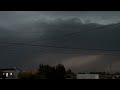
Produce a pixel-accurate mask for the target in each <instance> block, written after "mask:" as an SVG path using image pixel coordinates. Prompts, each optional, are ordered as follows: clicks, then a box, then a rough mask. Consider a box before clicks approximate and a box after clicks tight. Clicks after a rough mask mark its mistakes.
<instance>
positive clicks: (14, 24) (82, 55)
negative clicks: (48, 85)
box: [0, 11, 120, 72]
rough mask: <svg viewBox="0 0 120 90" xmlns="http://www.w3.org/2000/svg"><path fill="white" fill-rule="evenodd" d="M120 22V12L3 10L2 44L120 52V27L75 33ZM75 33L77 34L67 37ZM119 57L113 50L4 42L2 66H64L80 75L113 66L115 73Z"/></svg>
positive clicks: (0, 47) (0, 16) (0, 15)
mask: <svg viewBox="0 0 120 90" xmlns="http://www.w3.org/2000/svg"><path fill="white" fill-rule="evenodd" d="M119 22H120V11H0V42H3V41H4V42H8V43H27V42H29V43H30V44H34V45H48V46H55V47H69V48H84V49H104V50H120V42H119V41H120V31H119V30H120V25H116V26H112V27H109V26H108V27H106V28H101V29H99V30H96V31H91V32H81V33H75V32H80V31H82V30H90V29H94V28H97V27H103V26H107V25H110V24H114V23H119ZM71 33H75V34H73V35H68V36H65V37H64V36H63V35H66V34H71ZM31 41H32V42H31ZM8 45H9V46H8ZM3 46H5V47H3ZM106 54H110V55H106ZM119 55H120V54H119V52H111V51H94V50H80V49H66V48H54V47H42V46H30V45H15V44H7V43H0V67H10V66H11V67H14V66H17V67H19V68H22V69H28V68H36V67H37V66H38V65H39V64H40V63H43V64H51V65H56V64H58V63H62V64H64V65H65V67H66V68H71V69H72V70H74V71H75V72H79V71H109V66H110V64H112V65H113V69H114V70H120V67H119V63H120V61H119V59H120V56H119ZM116 64H117V65H116Z"/></svg>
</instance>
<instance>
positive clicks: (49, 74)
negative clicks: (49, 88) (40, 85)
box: [18, 64, 75, 79]
mask: <svg viewBox="0 0 120 90" xmlns="http://www.w3.org/2000/svg"><path fill="white" fill-rule="evenodd" d="M18 78H19V79H75V74H74V73H73V72H72V70H71V69H68V70H66V69H65V67H64V65H62V64H58V65H57V66H50V65H43V64H40V65H39V68H38V70H37V72H36V73H32V72H20V73H19V75H18Z"/></svg>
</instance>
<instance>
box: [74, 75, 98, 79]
mask: <svg viewBox="0 0 120 90" xmlns="http://www.w3.org/2000/svg"><path fill="white" fill-rule="evenodd" d="M76 79H99V74H77V75H76Z"/></svg>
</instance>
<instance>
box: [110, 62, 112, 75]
mask: <svg viewBox="0 0 120 90" xmlns="http://www.w3.org/2000/svg"><path fill="white" fill-rule="evenodd" d="M110 74H112V64H111V65H110Z"/></svg>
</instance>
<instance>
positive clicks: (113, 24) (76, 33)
mask: <svg viewBox="0 0 120 90" xmlns="http://www.w3.org/2000/svg"><path fill="white" fill-rule="evenodd" d="M119 24H120V23H116V24H110V25H104V26H102V27H97V28H94V29H89V30H81V31H79V32H73V33H70V34H65V35H61V36H62V37H60V38H63V37H66V36H69V35H75V34H78V33H81V32H90V31H95V30H97V29H102V28H106V27H111V26H116V25H119ZM58 37H59V36H56V37H52V38H51V39H57V38H58ZM49 39H50V38H47V39H41V40H34V41H29V42H36V41H44V40H49ZM64 39H65V38H64ZM29 42H27V43H29Z"/></svg>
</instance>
